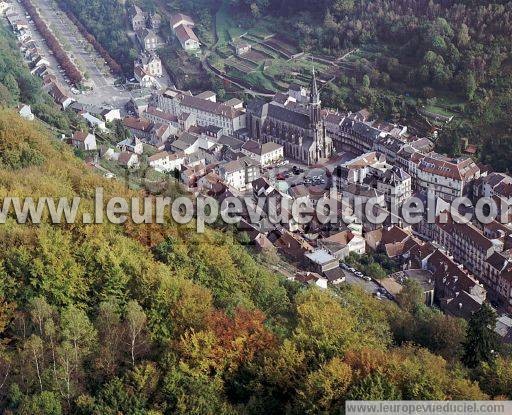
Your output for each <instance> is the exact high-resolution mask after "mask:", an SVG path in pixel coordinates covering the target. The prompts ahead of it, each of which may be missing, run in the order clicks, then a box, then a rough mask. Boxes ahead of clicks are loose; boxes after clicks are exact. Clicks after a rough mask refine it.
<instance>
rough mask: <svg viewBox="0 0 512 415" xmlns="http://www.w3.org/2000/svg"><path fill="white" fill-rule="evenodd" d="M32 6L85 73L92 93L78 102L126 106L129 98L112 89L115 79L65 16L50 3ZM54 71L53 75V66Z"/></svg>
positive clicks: (38, 2) (41, 1)
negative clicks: (91, 85) (90, 83)
mask: <svg viewBox="0 0 512 415" xmlns="http://www.w3.org/2000/svg"><path fill="white" fill-rule="evenodd" d="M34 5H35V6H36V7H38V9H39V14H40V15H41V17H42V18H43V19H44V20H45V21H46V23H47V24H48V26H49V27H50V29H51V30H52V31H54V33H55V35H56V36H57V38H58V39H59V41H61V42H64V43H65V45H63V47H64V48H65V50H66V52H67V53H68V54H69V57H70V58H71V59H73V60H74V61H75V62H76V64H77V65H78V66H79V68H80V69H81V70H82V71H83V72H85V73H87V75H88V77H89V80H90V81H91V82H92V84H93V93H91V94H87V95H80V97H79V98H78V99H79V100H80V101H81V102H84V103H88V104H94V105H102V104H104V103H109V104H112V105H123V104H124V103H126V102H127V101H128V100H129V99H130V97H131V94H130V93H129V92H128V91H125V90H120V89H118V88H117V87H115V86H114V81H115V78H114V76H113V75H111V74H110V73H109V72H108V68H107V66H106V65H105V64H104V63H103V59H102V58H101V57H100V55H99V54H98V53H97V52H96V51H95V50H94V48H93V47H92V45H90V44H89V43H88V42H87V41H86V40H85V38H84V37H83V36H82V35H81V34H80V32H79V31H78V28H77V27H76V26H75V25H74V24H73V23H72V22H71V21H70V20H69V19H68V17H67V16H66V14H65V13H64V12H62V11H61V10H59V9H58V8H57V6H55V4H54V3H53V2H52V1H51V0H35V1H34ZM54 70H55V71H57V67H56V66H55V67H54Z"/></svg>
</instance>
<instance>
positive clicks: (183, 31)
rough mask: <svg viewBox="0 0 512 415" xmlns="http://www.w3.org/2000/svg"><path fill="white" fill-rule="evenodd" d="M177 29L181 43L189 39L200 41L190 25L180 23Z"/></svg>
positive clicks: (177, 35)
mask: <svg viewBox="0 0 512 415" xmlns="http://www.w3.org/2000/svg"><path fill="white" fill-rule="evenodd" d="M175 31H176V37H177V38H178V39H179V41H180V42H181V43H185V42H186V41H187V40H195V41H196V42H199V39H198V38H197V36H196V34H195V33H194V31H193V30H192V29H191V28H190V26H185V25H179V26H178V27H177V28H176V29H175Z"/></svg>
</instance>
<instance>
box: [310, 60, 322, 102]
mask: <svg viewBox="0 0 512 415" xmlns="http://www.w3.org/2000/svg"><path fill="white" fill-rule="evenodd" d="M309 102H310V103H311V104H316V103H320V94H319V93H318V86H317V84H316V74H315V66H314V65H313V76H312V78H311V91H310V94H309Z"/></svg>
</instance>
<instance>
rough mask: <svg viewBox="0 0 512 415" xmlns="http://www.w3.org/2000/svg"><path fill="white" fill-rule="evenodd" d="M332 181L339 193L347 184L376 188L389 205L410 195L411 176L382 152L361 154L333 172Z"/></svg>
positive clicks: (397, 204) (401, 202) (398, 204)
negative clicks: (390, 161)
mask: <svg viewBox="0 0 512 415" xmlns="http://www.w3.org/2000/svg"><path fill="white" fill-rule="evenodd" d="M333 183H334V185H335V186H336V189H337V191H338V193H339V194H342V193H343V192H344V191H345V190H346V189H347V188H348V185H349V184H360V185H364V186H366V187H369V188H373V189H376V190H377V191H378V193H379V194H382V195H384V200H385V201H386V204H387V205H388V206H389V205H390V204H391V203H392V202H393V203H395V204H396V206H401V205H402V204H403V203H404V202H405V200H407V199H408V198H410V197H411V194H412V187H411V183H412V182H411V176H410V175H409V174H408V173H407V172H405V171H404V170H403V169H401V168H400V167H398V166H392V165H391V164H389V163H388V162H387V161H386V157H385V156H384V155H383V154H379V153H377V152H375V151H373V152H370V153H366V154H363V155H361V156H359V157H357V158H355V159H353V160H351V161H350V162H348V163H345V164H344V165H343V166H338V167H337V168H335V169H334V172H333Z"/></svg>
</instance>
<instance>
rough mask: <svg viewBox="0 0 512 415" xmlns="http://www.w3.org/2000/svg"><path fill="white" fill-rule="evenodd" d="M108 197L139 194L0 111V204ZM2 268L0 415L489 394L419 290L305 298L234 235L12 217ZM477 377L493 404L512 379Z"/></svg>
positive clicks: (345, 291)
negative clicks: (394, 295)
mask: <svg viewBox="0 0 512 415" xmlns="http://www.w3.org/2000/svg"><path fill="white" fill-rule="evenodd" d="M100 186H101V187H103V188H104V192H105V198H108V197H109V196H112V195H118V196H124V197H130V196H135V195H136V194H135V193H133V192H131V191H128V190H126V189H125V188H124V187H123V186H122V185H121V184H120V183H117V182H114V181H108V180H105V179H103V178H101V177H99V176H97V175H95V174H94V173H93V172H92V171H90V170H89V169H88V168H87V167H86V166H85V165H84V164H83V162H82V161H80V160H78V159H76V158H75V157H74V156H73V154H72V153H71V151H70V150H69V149H68V148H67V147H66V146H64V145H63V144H61V143H59V142H56V141H54V140H53V139H52V138H51V137H50V135H49V133H48V131H46V130H45V129H44V128H43V127H40V126H38V124H37V122H36V123H35V124H34V123H29V122H26V121H22V120H21V119H20V118H19V117H18V116H17V115H16V114H14V113H12V112H11V111H8V110H2V111H0V198H2V200H4V198H5V197H6V196H7V195H9V196H14V195H15V196H20V197H23V196H29V195H30V196H32V197H35V198H37V197H38V196H43V195H44V196H66V197H73V196H80V197H82V198H83V199H82V203H83V204H82V205H81V209H84V210H86V209H90V208H91V205H92V200H93V197H94V189H95V188H96V187H100ZM0 273H1V278H0V283H1V285H0V298H1V302H0V303H1V306H0V332H1V336H2V337H1V338H2V342H1V343H0V347H1V348H0V373H2V382H1V383H0V410H2V411H3V413H6V414H9V413H16V414H27V415H34V414H44V415H50V414H63V413H65V414H97V415H100V414H101V415H105V414H119V413H123V414H142V413H145V414H146V413H147V414H152V415H157V414H169V415H170V414H216V415H217V414H242V413H244V414H245V413H249V414H270V413H276V414H278V413H282V412H283V408H288V411H289V413H297V414H299V413H300V414H303V413H319V412H321V411H326V413H338V411H339V409H340V408H341V407H342V405H343V402H344V400H345V399H348V398H355V399H370V398H371V399H392V398H403V399H480V398H485V397H486V396H487V395H486V394H484V393H483V392H482V391H481V390H480V388H479V387H478V385H477V384H476V383H473V382H472V381H470V380H468V376H469V372H468V371H467V370H466V369H464V368H462V367H461V366H460V363H458V361H459V360H458V359H459V356H460V353H461V349H462V347H463V342H464V338H465V324H464V322H463V321H460V320H457V319H453V318H451V317H447V316H443V315H442V314H440V313H439V312H437V311H435V310H429V309H426V308H425V307H423V306H422V305H421V297H420V299H419V300H418V298H416V297H414V295H413V291H412V292H411V293H410V296H409V297H407V295H409V294H405V295H404V298H403V301H402V302H401V304H402V309H400V308H398V307H397V306H396V305H384V304H383V303H382V302H379V301H378V300H376V299H373V298H371V297H369V296H368V295H367V294H364V293H363V292H360V291H358V290H357V289H356V288H349V287H343V288H341V289H339V290H338V291H337V293H336V295H333V294H332V293H331V292H328V291H320V290H318V289H314V288H310V289H304V288H301V287H300V286H299V285H296V284H295V283H290V282H286V281H284V280H282V279H281V278H280V277H279V276H277V275H273V274H271V273H269V272H268V271H266V270H265V269H263V268H262V267H261V266H260V265H259V264H258V261H257V260H256V259H255V258H254V257H253V256H251V255H250V254H249V253H248V252H247V251H246V250H245V248H243V247H242V246H240V245H239V244H238V243H237V242H236V241H235V239H234V238H233V236H232V235H231V234H230V233H229V232H225V233H221V232H219V231H215V230H211V229H210V230H208V231H207V232H206V233H205V234H203V235H200V234H196V233H195V232H194V230H193V228H191V227H177V226H176V225H174V224H168V225H165V226H163V225H140V226H137V225H134V224H126V225H124V226H121V225H113V224H101V225H84V224H80V223H76V224H73V225H64V224H62V225H50V224H49V223H47V221H43V223H42V224H40V225H31V224H18V223H15V221H14V220H13V218H12V217H10V218H9V219H8V220H7V222H6V223H5V224H2V225H0ZM406 305H407V306H406ZM416 313H417V314H416ZM413 315H415V317H413ZM413 321H414V324H412V322H413ZM410 341H412V342H415V343H416V344H421V345H423V346H424V347H426V348H422V347H420V346H414V345H412V344H410V343H408V342H410ZM427 348H429V349H430V351H429V350H427ZM434 353H438V354H440V355H442V356H444V357H441V356H440V355H436V354H434ZM497 364H501V365H502V366H503V367H504V368H506V367H507V365H510V363H509V362H508V361H506V360H501V361H499V362H498V363H497ZM456 367H457V369H455V368H456ZM479 370H480V372H479V378H480V379H482V380H483V382H482V387H483V388H484V389H485V390H486V392H487V393H489V394H491V395H497V394H499V393H502V392H500V391H501V390H504V389H505V390H506V386H505V385H506V382H507V377H506V375H505V376H504V377H503V378H500V379H494V378H493V384H492V385H493V386H492V387H491V386H489V385H490V384H489V383H488V382H487V379H489V376H491V375H492V373H494V372H493V371H492V370H491V369H490V368H489V367H488V366H485V364H484V365H483V366H482V367H480V368H479ZM504 370H505V372H504V373H507V372H506V370H507V369H504Z"/></svg>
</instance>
